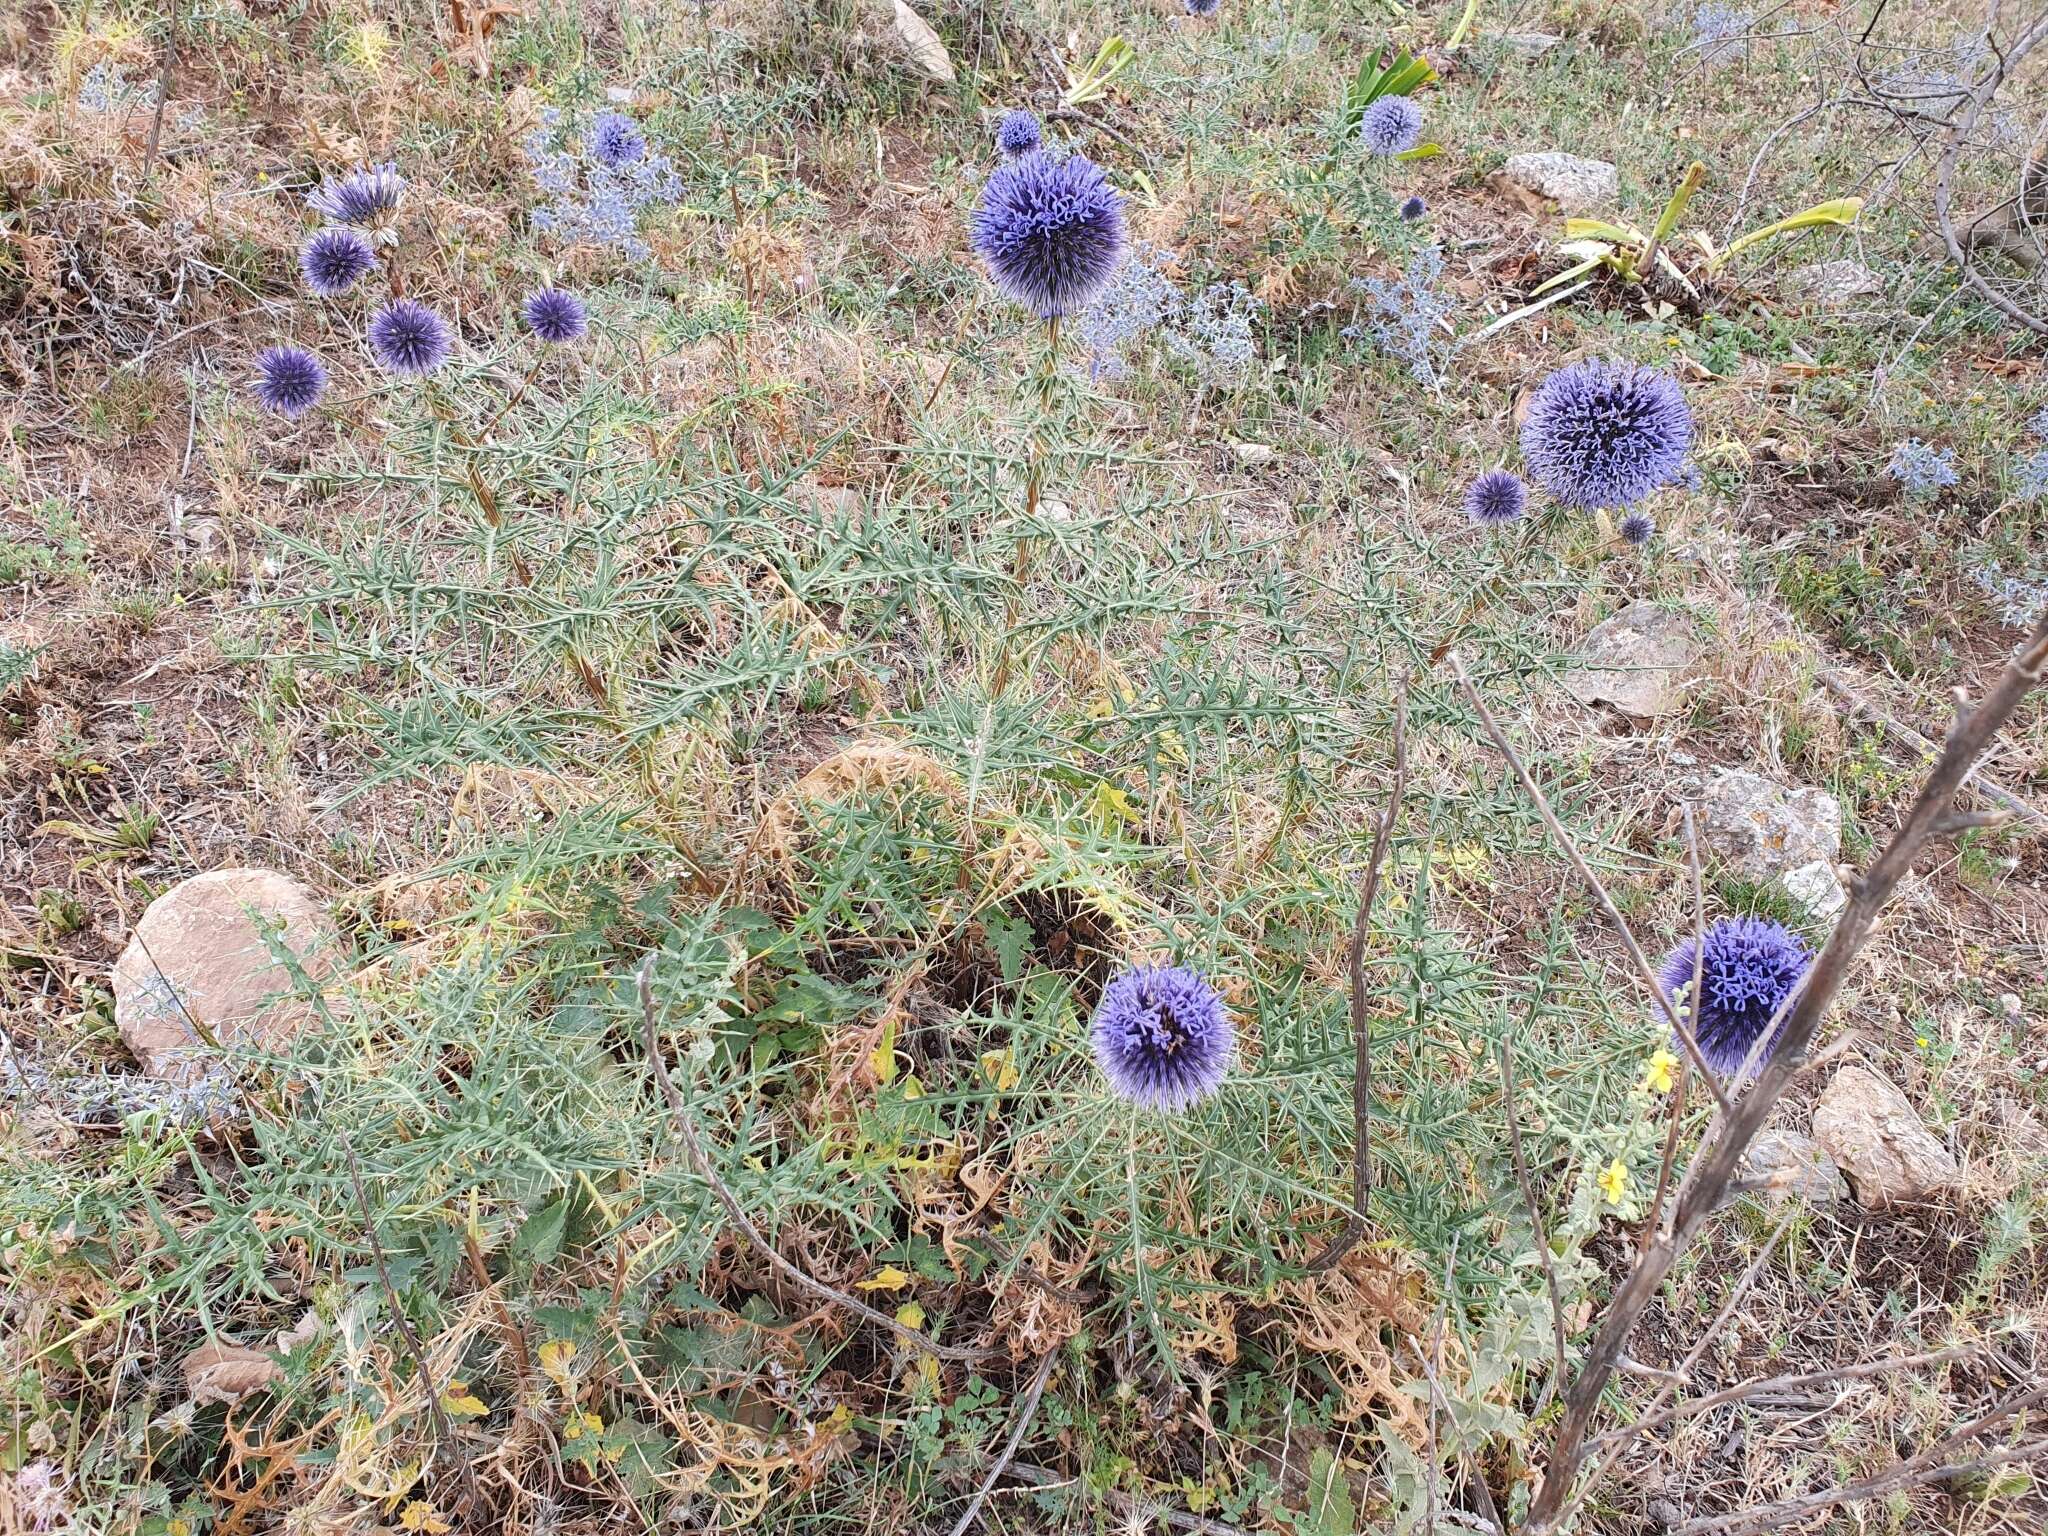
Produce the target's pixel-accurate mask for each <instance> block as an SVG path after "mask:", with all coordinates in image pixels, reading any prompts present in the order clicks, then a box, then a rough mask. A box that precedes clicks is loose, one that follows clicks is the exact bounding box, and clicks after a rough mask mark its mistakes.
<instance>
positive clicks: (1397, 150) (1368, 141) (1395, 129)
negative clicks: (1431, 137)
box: [1358, 96, 1422, 155]
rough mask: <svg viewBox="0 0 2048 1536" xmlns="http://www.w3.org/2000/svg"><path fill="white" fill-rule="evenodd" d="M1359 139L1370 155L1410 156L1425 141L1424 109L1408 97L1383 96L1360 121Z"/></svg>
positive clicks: (1366, 111) (1367, 109) (1369, 108)
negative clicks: (1423, 127)
mask: <svg viewBox="0 0 2048 1536" xmlns="http://www.w3.org/2000/svg"><path fill="white" fill-rule="evenodd" d="M1358 138H1359V142H1361V143H1362V144H1364V145H1365V148H1366V152H1367V153H1368V154H1374V155H1400V154H1406V153H1407V152H1408V151H1409V150H1411V149H1413V148H1414V147H1415V146H1416V145H1417V144H1419V143H1420V142H1421V141H1422V108H1421V107H1419V106H1417V105H1416V104H1415V102H1414V101H1413V100H1412V99H1411V98H1409V97H1406V96H1382V97H1381V98H1380V99H1379V100H1378V101H1376V102H1374V103H1373V104H1372V105H1371V106H1369V107H1367V108H1366V109H1365V116H1364V117H1362V118H1360V119H1359V121H1358Z"/></svg>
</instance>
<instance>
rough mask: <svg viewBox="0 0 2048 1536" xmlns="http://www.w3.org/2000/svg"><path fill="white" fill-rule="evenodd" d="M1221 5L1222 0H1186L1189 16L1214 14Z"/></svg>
mask: <svg viewBox="0 0 2048 1536" xmlns="http://www.w3.org/2000/svg"><path fill="white" fill-rule="evenodd" d="M1222 5H1223V0H1187V7H1188V14H1189V15H1190V16H1214V15H1215V14H1216V12H1217V11H1218V10H1219V9H1220V8H1221V7H1222Z"/></svg>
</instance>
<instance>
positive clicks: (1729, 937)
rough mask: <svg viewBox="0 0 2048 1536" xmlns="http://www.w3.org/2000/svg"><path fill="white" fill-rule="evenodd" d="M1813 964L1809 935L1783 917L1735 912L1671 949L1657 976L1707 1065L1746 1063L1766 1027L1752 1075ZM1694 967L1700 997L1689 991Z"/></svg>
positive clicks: (1720, 1067)
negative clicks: (1766, 1038)
mask: <svg viewBox="0 0 2048 1536" xmlns="http://www.w3.org/2000/svg"><path fill="white" fill-rule="evenodd" d="M1812 965H1813V951H1812V950H1811V949H1809V948H1808V947H1807V945H1806V941H1805V940H1804V939H1802V938H1800V937H1799V935H1797V934H1796V933H1793V932H1792V931H1791V930H1790V929H1788V928H1786V927H1785V926H1784V925H1783V924H1782V923H1776V922H1772V921H1770V920H1769V919H1768V918H1761V917H1731V918H1723V919H1722V920H1721V921H1720V922H1718V923H1715V924H1714V925H1713V926H1712V927H1710V928H1708V929H1707V931H1706V933H1705V934H1704V935H1702V936H1701V938H1699V939H1687V940H1685V941H1684V942H1683V943H1681V944H1680V945H1679V946H1678V947H1677V948H1675V949H1673V950H1672V951H1671V953H1670V954H1669V955H1668V956H1666V957H1665V961H1664V968H1663V971H1662V972H1661V973H1660V974H1659V976H1658V980H1659V981H1660V982H1661V983H1662V984H1663V987H1664V992H1665V995H1666V996H1667V997H1669V998H1670V999H1671V1001H1672V1003H1673V1005H1674V1006H1676V1007H1678V1008H1679V1009H1680V1011H1681V1015H1682V1016H1683V1017H1684V1018H1685V1019H1686V1022H1687V1024H1688V1025H1689V1027H1690V1028H1691V1030H1692V1035H1693V1039H1695V1040H1696V1041H1698V1042H1699V1047H1700V1054H1701V1055H1702V1056H1704V1057H1705V1058H1706V1061H1707V1065H1708V1066H1710V1067H1712V1068H1713V1069H1714V1070H1715V1071H1716V1072H1718V1073H1720V1074H1721V1075H1722V1076H1724V1077H1726V1076H1729V1075H1731V1074H1733V1073H1735V1072H1737V1071H1739V1070H1741V1068H1742V1065H1743V1063H1744V1062H1745V1061H1746V1060H1748V1059H1749V1055H1750V1051H1751V1049H1752V1047H1755V1046H1756V1044H1757V1041H1758V1040H1760V1039H1762V1038H1763V1037H1764V1034H1765V1031H1766V1030H1768V1031H1769V1032H1770V1039H1769V1041H1768V1043H1766V1044H1765V1045H1764V1046H1763V1047H1762V1048H1761V1049H1759V1050H1757V1053H1756V1060H1755V1061H1753V1062H1751V1063H1750V1072H1751V1075H1754V1074H1755V1073H1756V1072H1757V1071H1758V1070H1760V1069H1761V1068H1762V1066H1763V1064H1764V1062H1766V1061H1768V1060H1769V1059H1770V1055H1771V1052H1772V1051H1773V1050H1774V1049H1776V1047H1777V1043H1778V1036H1779V1035H1780V1034H1781V1033H1783V1031H1784V1020H1783V1018H1782V1017H1781V1016H1780V1011H1781V1009H1783V1007H1784V1004H1785V1001H1786V999H1787V998H1789V997H1790V996H1791V995H1792V992H1793V990H1794V989H1795V988H1796V987H1798V985H1799V983H1800V982H1801V981H1803V980H1805V978H1806V973H1807V971H1808V969H1809V968H1810V967H1811V966H1812ZM1695 968H1697V969H1698V971H1699V973H1700V995H1699V996H1698V997H1696V998H1695V997H1692V996H1690V995H1689V994H1690V993H1691V991H1692V978H1693V971H1694V969H1695Z"/></svg>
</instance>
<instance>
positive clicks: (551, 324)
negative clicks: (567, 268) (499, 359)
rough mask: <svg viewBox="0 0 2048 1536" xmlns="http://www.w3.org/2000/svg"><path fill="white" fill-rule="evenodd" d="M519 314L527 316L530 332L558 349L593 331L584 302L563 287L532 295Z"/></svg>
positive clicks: (547, 289)
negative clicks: (590, 330) (563, 344)
mask: <svg viewBox="0 0 2048 1536" xmlns="http://www.w3.org/2000/svg"><path fill="white" fill-rule="evenodd" d="M519 312H520V314H521V315H523V316H524V317H525V319H526V327H527V329H528V330H530V331H532V332H533V334H534V335H535V336H537V337H538V338H540V340H542V341H545V342H550V343H553V344H554V345H557V346H559V345H561V344H562V343H563V342H569V341H575V340H576V339H578V338H579V337H580V336H582V335H583V333H584V332H585V331H588V330H589V329H590V311H589V310H588V309H586V308H584V306H583V301H582V300H581V299H579V298H577V297H576V295H575V294H573V293H570V292H569V291H568V290H567V289H563V288H542V289H540V290H538V291H537V292H534V293H529V294H528V295H527V296H526V302H525V303H524V304H522V305H520V306H519Z"/></svg>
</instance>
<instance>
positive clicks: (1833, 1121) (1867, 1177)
mask: <svg viewBox="0 0 2048 1536" xmlns="http://www.w3.org/2000/svg"><path fill="white" fill-rule="evenodd" d="M1813 1139H1814V1141H1815V1142H1817V1143H1818V1144H1819V1146H1820V1149H1821V1150H1822V1151H1823V1152H1825V1153H1827V1154H1828V1156H1830V1157H1832V1158H1833V1159H1834V1160H1835V1162H1836V1163H1837V1164H1839V1165H1840V1167H1841V1170H1842V1172H1844V1173H1846V1174H1847V1175H1848V1176H1849V1184H1850V1187H1851V1188H1852V1189H1854V1190H1855V1191H1856V1198H1857V1199H1858V1200H1859V1201H1861V1202H1862V1203H1863V1204H1864V1205H1865V1206H1868V1207H1871V1208H1873V1209H1875V1208H1877V1207H1879V1206H1884V1205H1889V1204H1890V1203H1891V1202H1893V1201H1894V1200H1911V1199H1914V1198H1916V1197H1918V1196H1921V1195H1925V1194H1927V1193H1929V1192H1931V1191H1933V1190H1937V1189H1941V1188H1943V1187H1945V1186H1947V1185H1950V1184H1953V1183H1954V1182H1955V1180H1956V1176H1957V1171H1958V1170H1957V1168H1956V1162H1955V1159H1954V1158H1952V1157H1950V1156H1949V1153H1948V1149H1947V1148H1946V1147H1944V1146H1943V1145H1942V1144H1941V1143H1940V1142H1939V1141H1936V1140H1935V1139H1934V1136H1933V1134H1932V1133H1931V1132H1930V1131H1929V1130H1928V1129H1927V1127H1926V1126H1924V1125H1922V1124H1921V1123H1920V1116H1919V1114H1918V1112H1917V1111H1915V1110H1914V1108H1913V1106H1912V1104H1911V1103H1910V1102H1908V1100H1907V1098H1906V1096H1905V1095H1904V1094H1903V1093H1901V1092H1899V1090H1898V1089H1897V1088H1895V1087H1893V1086H1892V1085H1891V1083H1890V1082H1888V1081H1886V1080H1885V1079H1884V1078H1882V1077H1880V1076H1878V1075H1877V1074H1876V1073H1875V1072H1872V1071H1871V1070H1870V1069H1869V1068H1867V1067H1844V1068H1842V1070H1841V1071H1839V1072H1837V1073H1836V1074H1835V1075H1834V1079H1833V1080H1832V1081H1831V1082H1829V1084H1828V1085H1827V1087H1826V1088H1824V1089H1823V1090H1822V1091H1821V1096H1820V1101H1819V1102H1818V1103H1817V1104H1815V1105H1814V1106H1813Z"/></svg>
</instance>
